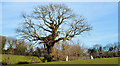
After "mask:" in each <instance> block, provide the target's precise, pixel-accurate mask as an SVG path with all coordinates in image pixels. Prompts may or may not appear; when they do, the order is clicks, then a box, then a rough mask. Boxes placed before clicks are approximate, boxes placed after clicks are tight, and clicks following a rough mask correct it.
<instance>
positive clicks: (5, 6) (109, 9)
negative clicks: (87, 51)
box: [0, 2, 118, 47]
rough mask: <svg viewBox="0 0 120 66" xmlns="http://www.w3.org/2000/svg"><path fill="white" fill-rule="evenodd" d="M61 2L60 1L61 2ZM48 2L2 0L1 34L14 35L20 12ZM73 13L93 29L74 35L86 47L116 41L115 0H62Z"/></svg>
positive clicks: (116, 7) (25, 11) (19, 19)
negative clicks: (83, 18) (83, 19)
mask: <svg viewBox="0 0 120 66" xmlns="http://www.w3.org/2000/svg"><path fill="white" fill-rule="evenodd" d="M61 3H62V2H61ZM48 4H49V2H2V16H0V17H2V23H1V22H0V24H1V25H2V29H0V30H2V33H0V35H3V36H15V29H16V28H17V26H19V24H20V23H21V22H22V17H21V14H22V13H27V14H30V13H31V12H32V10H33V7H36V6H37V5H48ZM64 4H65V5H67V6H68V7H69V8H71V9H72V10H73V11H74V13H76V14H78V15H83V16H84V17H86V18H87V22H88V23H89V24H91V26H92V27H93V30H91V31H90V32H88V33H85V34H83V35H82V36H76V37H75V38H74V39H73V41H76V39H77V40H78V39H79V40H80V41H79V42H80V43H84V44H85V46H86V47H89V46H93V45H94V44H101V45H106V44H108V43H114V42H117V41H118V3H117V2H64Z"/></svg>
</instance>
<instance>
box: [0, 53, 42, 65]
mask: <svg viewBox="0 0 120 66" xmlns="http://www.w3.org/2000/svg"><path fill="white" fill-rule="evenodd" d="M1 57H2V58H1ZM0 59H2V60H0V62H1V61H2V62H7V63H8V64H16V63H18V62H25V61H27V62H41V61H40V60H39V58H38V57H33V56H21V55H6V54H0ZM41 59H43V57H41Z"/></svg>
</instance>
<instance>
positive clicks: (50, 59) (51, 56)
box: [47, 46, 53, 62]
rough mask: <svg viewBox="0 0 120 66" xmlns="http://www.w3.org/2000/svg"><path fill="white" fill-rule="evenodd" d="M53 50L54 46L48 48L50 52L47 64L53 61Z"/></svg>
mask: <svg viewBox="0 0 120 66" xmlns="http://www.w3.org/2000/svg"><path fill="white" fill-rule="evenodd" d="M52 50H53V47H52V46H51V47H48V48H47V52H48V55H47V62H51V61H52V60H53V55H52Z"/></svg>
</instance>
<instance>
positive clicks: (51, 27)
mask: <svg viewBox="0 0 120 66" xmlns="http://www.w3.org/2000/svg"><path fill="white" fill-rule="evenodd" d="M23 18H24V25H23V26H22V27H20V28H18V29H17V32H18V33H19V34H20V35H21V36H22V37H23V38H25V39H28V40H29V41H33V42H35V43H34V44H44V46H45V47H46V48H47V52H48V55H51V53H52V48H53V46H54V45H55V43H57V42H59V41H61V40H64V41H65V40H71V39H72V38H73V37H75V36H76V35H80V34H81V33H83V32H85V31H89V30H91V27H90V26H89V25H88V24H87V22H86V19H85V18H84V17H83V16H78V15H75V14H74V13H73V11H72V10H71V9H69V8H68V7H67V6H65V5H64V4H49V5H46V6H38V7H36V8H34V10H33V13H32V15H25V14H23ZM50 58H51V56H48V58H47V61H51V59H50Z"/></svg>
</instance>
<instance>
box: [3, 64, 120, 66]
mask: <svg viewBox="0 0 120 66" xmlns="http://www.w3.org/2000/svg"><path fill="white" fill-rule="evenodd" d="M4 66H119V64H11V65H4Z"/></svg>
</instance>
